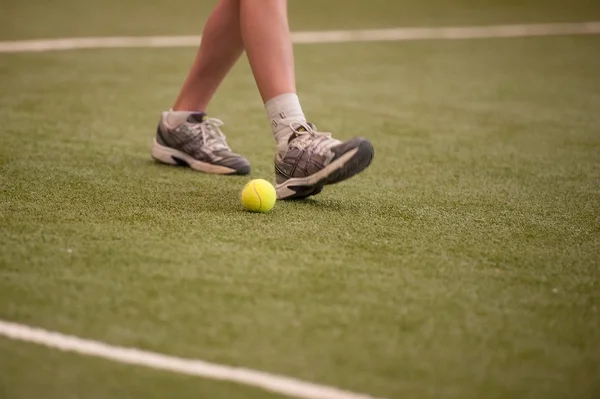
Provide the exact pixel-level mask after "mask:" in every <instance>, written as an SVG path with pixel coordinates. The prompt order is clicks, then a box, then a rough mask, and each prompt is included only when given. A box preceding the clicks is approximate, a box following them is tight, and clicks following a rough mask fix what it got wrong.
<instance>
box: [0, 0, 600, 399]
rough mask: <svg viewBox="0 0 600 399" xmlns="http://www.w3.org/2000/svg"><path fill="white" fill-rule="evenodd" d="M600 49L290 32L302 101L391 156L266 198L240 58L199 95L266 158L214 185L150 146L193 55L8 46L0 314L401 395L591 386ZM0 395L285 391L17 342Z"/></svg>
mask: <svg viewBox="0 0 600 399" xmlns="http://www.w3.org/2000/svg"><path fill="white" fill-rule="evenodd" d="M490 3H493V2H490ZM131 4H133V3H131ZM515 4H516V3H515ZM552 4H554V3H552ZM295 7H297V5H296V6H295ZM307 7H308V6H307ZM390 7H395V6H390ZM490 7H491V8H492V9H493V7H492V5H490ZM307 10H309V9H308V8H307ZM306 12H307V13H308V11H306ZM348 12H349V14H348V15H354V14H352V12H351V11H348ZM366 15H369V13H367V14H366ZM519 15H521V14H517V15H512V20H517V19H518V17H519ZM372 21H373V20H369V19H368V18H366V19H365V24H366V25H369V24H370V23H371V22H372ZM482 21H483V22H487V20H485V19H483V20H482ZM476 22H477V21H473V23H476ZM49 26H51V25H49ZM314 27H320V26H318V25H315V26H314ZM349 27H352V26H349ZM94 29H95V28H93V27H92V30H91V33H94ZM34 31H35V29H34V28H32V32H34ZM15 32H17V31H15ZM40 32H41V31H40ZM65 32H66V33H67V34H70V33H72V32H70V31H68V29H65ZM76 32H77V33H80V32H78V31H76ZM173 32H174V33H180V32H179V31H177V30H176V29H175V30H174V31H173ZM107 33H113V32H110V29H108V28H107ZM146 33H147V32H146ZM157 33H165V32H161V31H160V30H159V29H158V28H157ZM20 35H21V34H20V33H18V32H17V33H15V36H16V37H19V36H20ZM25 36H26V35H25ZM59 36H60V34H59ZM599 45H600V37H548V38H530V39H493V40H473V41H443V42H442V41H433V42H411V43H383V44H380V43H369V44H335V45H305V46H297V47H296V58H297V65H298V68H297V69H298V87H299V92H300V97H301V99H302V101H303V107H304V109H305V111H306V113H307V115H308V116H309V118H310V119H311V120H312V121H314V122H315V123H316V124H317V125H318V126H319V127H322V128H323V129H324V130H328V131H329V130H330V131H333V132H334V133H335V135H336V137H339V138H342V139H346V138H350V137H352V136H354V135H362V136H366V137H369V138H370V139H371V140H372V142H373V144H374V146H375V149H376V155H375V159H374V163H373V165H372V166H371V167H370V168H369V169H368V170H367V171H366V172H365V173H364V174H361V175H359V176H357V177H356V178H354V179H352V180H350V181H348V182H345V183H342V184H340V185H339V186H332V187H327V188H326V189H325V190H324V192H323V193H322V194H321V195H319V196H316V197H314V199H311V200H307V201H300V202H279V203H277V204H276V206H275V208H274V210H273V211H272V212H270V213H268V214H251V213H247V212H244V211H243V210H242V207H241V205H240V204H239V192H240V190H241V189H242V187H243V185H244V184H245V183H246V182H247V181H248V179H249V178H266V179H268V180H271V181H272V180H273V177H274V176H273V164H272V162H273V152H274V142H273V139H272V137H271V134H270V129H269V125H268V122H267V121H266V118H265V116H264V110H263V108H262V105H261V103H260V99H259V96H258V94H257V92H256V89H255V87H254V83H253V80H252V76H251V74H250V70H249V68H248V67H247V66H246V64H245V61H243V62H242V63H240V64H239V65H238V66H237V67H236V68H235V69H234V71H233V72H232V75H231V76H230V77H229V78H228V80H227V81H226V83H225V85H224V86H223V88H222V90H221V91H220V92H219V94H218V96H217V98H215V101H214V103H213V104H212V105H211V108H210V109H209V111H210V112H211V113H212V114H213V115H214V116H218V117H220V118H222V119H224V121H225V122H226V123H227V125H226V133H227V134H228V141H229V143H230V144H231V146H232V147H233V149H234V150H236V151H238V152H241V153H243V154H244V155H246V156H247V157H248V159H249V160H250V162H251V163H252V165H253V172H252V176H251V177H222V176H208V175H203V174H199V173H195V172H192V171H190V170H187V169H182V168H174V167H168V166H163V165H159V164H156V163H154V162H153V161H152V160H151V159H150V157H149V146H150V142H151V140H152V138H153V132H154V129H155V124H156V122H157V120H158V117H159V113H160V111H162V110H163V109H165V108H167V107H169V106H170V104H171V102H172V100H173V98H174V96H175V95H176V94H177V91H178V88H179V85H180V84H181V82H182V80H183V78H184V76H185V73H186V72H187V70H188V67H189V63H190V61H191V59H192V57H193V55H194V50H193V49H137V50H93V51H79V52H62V53H45V54H10V55H9V54H4V55H0V87H1V90H0V120H1V121H2V127H1V138H2V141H1V143H2V145H1V146H0V319H3V320H10V321H15V322H19V323H24V324H28V325H33V326H39V327H42V328H46V329H50V330H56V331H61V332H63V333H67V334H75V335H78V336H82V337H85V338H91V339H97V340H101V341H105V342H108V343H112V344H117V345H125V346H135V347H139V348H142V349H147V350H152V351H158V352H162V353H167V354H170V355H176V356H182V357H189V358H200V359H204V360H208V361H213V362H219V363H224V364H228V365H234V366H243V367H249V368H254V369H259V370H265V371H269V372H273V373H278V374H285V375H289V376H292V377H295V378H300V379H305V380H309V381H313V382H318V383H323V384H328V385H334V386H338V387H341V388H344V389H348V390H353V391H358V392H365V393H369V394H372V395H376V396H380V397H385V398H409V397H410V398H460V399H469V398H473V399H475V398H482V397H485V398H506V397H515V398H582V399H583V398H592V397H594V395H597V393H598V392H599V391H600V385H599V383H598V376H599V375H600V323H599V322H598V320H599V315H598V307H599V306H600V290H599V289H598V285H599V280H600V278H599V266H600V255H598V254H599V248H600V114H598V112H597V111H598V109H600V94H599V93H600V77H599V75H598V72H597V71H599V70H600V52H598V51H597V49H598V47H599ZM0 393H2V395H0V396H2V397H3V398H7V399H14V398H29V397H50V398H53V397H56V398H71V397H73V398H96V397H97V398H102V397H119V398H124V397H131V398H147V397H150V398H151V397H181V398H187V397H190V398H191V397H202V398H217V397H220V398H255V397H256V398H271V397H277V396H272V395H269V394H267V393H264V392H263V391H259V390H256V389H253V388H247V387H243V386H238V385H233V384H228V383H219V382H214V381H206V380H202V379H199V378H190V377H182V376H177V375H172V374H169V373H163V372H158V371H150V370H146V369H143V368H136V367H132V366H125V365H118V364H114V363H111V362H107V361H104V360H97V359H89V358H84V357H81V356H77V355H73V354H64V353H61V352H55V351H53V350H49V349H44V348H40V347H37V346H34V345H31V344H25V343H16V342H14V341H9V340H5V339H0Z"/></svg>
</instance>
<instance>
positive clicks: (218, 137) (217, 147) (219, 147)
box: [192, 117, 230, 151]
mask: <svg viewBox="0 0 600 399" xmlns="http://www.w3.org/2000/svg"><path fill="white" fill-rule="evenodd" d="M223 125H224V123H223V121H222V120H220V119H217V118H209V117H205V118H204V120H203V121H202V122H199V123H194V124H193V125H192V131H194V132H195V133H197V134H198V135H199V136H200V138H201V139H202V146H205V147H207V148H209V149H210V150H212V151H230V148H229V146H228V145H227V140H226V138H225V135H224V134H223V132H222V131H221V126H223Z"/></svg>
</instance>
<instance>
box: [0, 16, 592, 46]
mask: <svg viewBox="0 0 600 399" xmlns="http://www.w3.org/2000/svg"><path fill="white" fill-rule="evenodd" d="M597 34H600V22H598V21H595V22H574V23H554V24H524V25H491V26H464V27H443V28H434V27H422V28H392V29H372V30H339V31H320V32H319V31H315V32H295V33H292V40H293V42H294V43H303V44H312V43H346V42H374V41H413V40H457V39H486V38H508V37H530V36H559V35H597ZM199 42H200V36H145V37H135V36H124V37H79V38H65V39H48V40H17V41H4V42H0V53H23V52H41V51H58V50H78V49H97V48H135V47H195V46H197V45H198V43H199Z"/></svg>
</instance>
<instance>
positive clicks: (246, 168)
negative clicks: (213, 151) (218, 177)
mask: <svg viewBox="0 0 600 399" xmlns="http://www.w3.org/2000/svg"><path fill="white" fill-rule="evenodd" d="M219 164H220V165H221V166H225V167H227V168H229V169H231V170H232V172H231V173H228V174H230V175H248V174H250V170H251V168H250V162H248V160H247V159H246V158H244V157H241V156H235V157H227V158H224V159H222V160H221V161H220V162H219Z"/></svg>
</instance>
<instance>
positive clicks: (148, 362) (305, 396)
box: [0, 320, 376, 399]
mask: <svg viewBox="0 0 600 399" xmlns="http://www.w3.org/2000/svg"><path fill="white" fill-rule="evenodd" d="M0 336H4V337H8V338H10V339H14V340H19V341H25V342H32V343H36V344H40V345H44V346H47V347H49V348H54V349H59V350H61V351H65V352H75V353H78V354H81V355H87V356H93V357H99V358H103V359H109V360H113V361H116V362H119V363H126V364H135V365H138V366H145V367H150V368H153V369H157V370H166V371H171V372H175V373H180V374H187V375H193V376H198V377H204V378H209V379H214V380H222V381H231V382H236V383H239V384H243V385H249V386H253V387H258V388H262V389H264V390H266V391H270V392H275V393H279V394H283V395H286V396H289V397H293V398H302V399H376V398H374V397H372V396H369V395H364V394H359V393H353V392H348V391H344V390H341V389H338V388H333V387H328V386H324V385H317V384H312V383H310V382H304V381H300V380H296V379H294V378H289V377H284V376H279V375H275V374H269V373H266V372H262V371H255V370H250V369H245V368H239V367H230V366H224V365H221V364H215V363H208V362H205V361H202V360H192V359H183V358H179V357H174V356H167V355H162V354H160V353H153V352H147V351H143V350H139V349H135V348H125V347H120V346H113V345H108V344H105V343H103V342H99V341H92V340H88V339H82V338H78V337H75V336H72V335H65V334H61V333H57V332H51V331H46V330H43V329H40V328H33V327H29V326H26V325H22V324H17V323H11V322H7V321H2V320H0Z"/></svg>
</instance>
